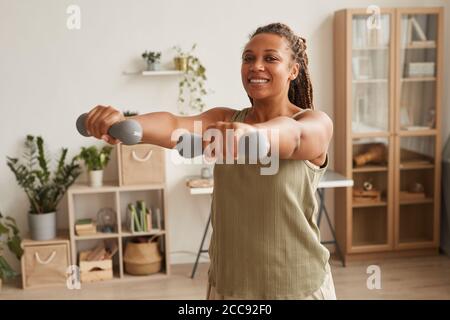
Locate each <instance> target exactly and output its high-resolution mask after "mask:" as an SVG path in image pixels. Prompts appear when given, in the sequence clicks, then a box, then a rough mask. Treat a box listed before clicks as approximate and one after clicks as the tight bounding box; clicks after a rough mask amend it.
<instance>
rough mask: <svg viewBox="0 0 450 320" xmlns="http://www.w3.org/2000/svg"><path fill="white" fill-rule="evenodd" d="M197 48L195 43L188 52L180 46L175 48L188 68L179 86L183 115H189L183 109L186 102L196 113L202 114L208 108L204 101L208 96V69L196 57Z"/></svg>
mask: <svg viewBox="0 0 450 320" xmlns="http://www.w3.org/2000/svg"><path fill="white" fill-rule="evenodd" d="M196 47H197V44H196V43H194V44H193V45H192V48H191V50H189V51H188V52H184V51H183V50H182V49H181V47H180V46H174V47H173V49H174V50H175V51H176V52H177V57H181V58H186V59H187V68H186V70H185V72H184V74H183V77H182V78H181V80H180V82H179V84H178V88H179V90H178V102H179V103H180V106H181V108H180V113H181V114H187V113H188V112H185V111H184V110H183V109H182V106H183V105H184V103H185V102H186V101H188V106H189V107H190V108H191V109H192V110H194V111H196V112H202V111H203V109H204V108H205V106H206V105H205V103H204V101H203V97H204V96H205V95H206V94H207V91H206V89H205V81H206V68H205V67H204V66H203V64H202V63H201V61H200V59H199V58H198V57H197V56H195V55H194V50H195V48H196Z"/></svg>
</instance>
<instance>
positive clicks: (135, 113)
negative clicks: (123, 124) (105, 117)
mask: <svg viewBox="0 0 450 320" xmlns="http://www.w3.org/2000/svg"><path fill="white" fill-rule="evenodd" d="M138 114H139V113H138V112H137V111H130V110H125V111H124V112H123V116H124V117H133V116H137V115H138Z"/></svg>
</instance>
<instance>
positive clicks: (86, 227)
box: [75, 219, 97, 236]
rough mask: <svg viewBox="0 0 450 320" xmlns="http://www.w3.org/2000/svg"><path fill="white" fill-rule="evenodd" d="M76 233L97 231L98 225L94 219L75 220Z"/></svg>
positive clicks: (80, 234) (82, 233)
mask: <svg viewBox="0 0 450 320" xmlns="http://www.w3.org/2000/svg"><path fill="white" fill-rule="evenodd" d="M75 233H76V234H77V235H79V236H86V235H92V234H95V233H97V225H96V223H95V222H94V221H93V220H92V219H79V220H77V221H76V222H75Z"/></svg>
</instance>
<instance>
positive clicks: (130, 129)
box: [77, 113, 143, 145]
mask: <svg viewBox="0 0 450 320" xmlns="http://www.w3.org/2000/svg"><path fill="white" fill-rule="evenodd" d="M87 115H88V114H87V113H83V114H82V115H81V116H79V117H78V119H77V130H78V132H79V133H80V134H81V135H83V136H85V137H90V136H91V135H90V134H89V132H87V130H86V118H87ZM108 134H109V135H110V136H111V137H113V138H115V139H118V140H120V141H121V142H122V143H123V144H126V145H133V144H138V143H139V142H140V141H141V139H142V134H143V132H142V127H141V125H140V123H139V122H137V121H136V120H132V119H128V120H124V121H120V122H118V123H115V124H113V125H112V126H111V127H110V128H109V130H108Z"/></svg>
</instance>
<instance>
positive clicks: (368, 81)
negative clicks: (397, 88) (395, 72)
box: [352, 79, 388, 84]
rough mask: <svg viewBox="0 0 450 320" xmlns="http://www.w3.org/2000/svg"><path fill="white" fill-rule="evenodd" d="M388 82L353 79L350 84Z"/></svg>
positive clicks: (386, 80) (385, 80) (384, 80)
mask: <svg viewBox="0 0 450 320" xmlns="http://www.w3.org/2000/svg"><path fill="white" fill-rule="evenodd" d="M386 82H388V79H355V80H352V83H354V84H358V83H386Z"/></svg>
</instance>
